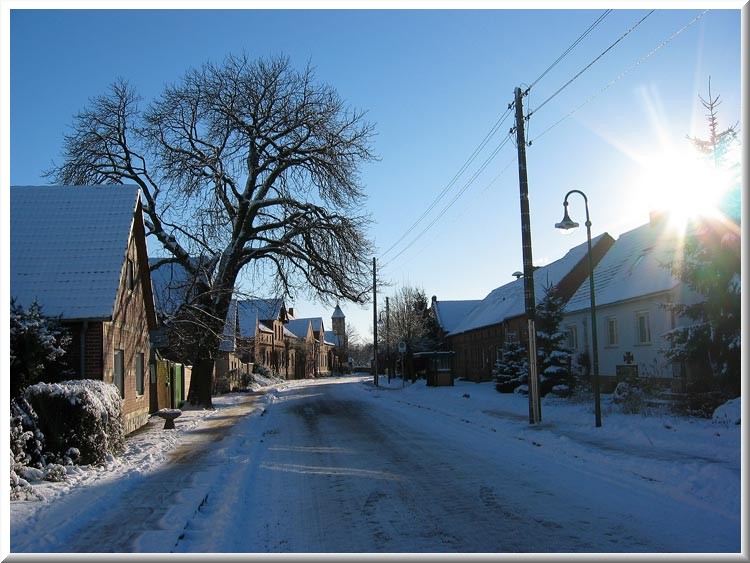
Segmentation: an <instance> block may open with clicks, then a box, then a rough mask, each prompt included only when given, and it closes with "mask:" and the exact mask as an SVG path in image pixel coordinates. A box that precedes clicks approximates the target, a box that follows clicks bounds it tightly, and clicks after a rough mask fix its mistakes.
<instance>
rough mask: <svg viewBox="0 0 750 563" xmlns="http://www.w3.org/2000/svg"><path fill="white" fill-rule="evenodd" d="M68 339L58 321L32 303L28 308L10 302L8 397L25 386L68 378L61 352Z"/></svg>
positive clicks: (63, 353) (21, 390) (13, 396)
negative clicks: (47, 315)
mask: <svg viewBox="0 0 750 563" xmlns="http://www.w3.org/2000/svg"><path fill="white" fill-rule="evenodd" d="M70 342H71V337H70V335H69V334H68V331H67V330H66V329H65V328H64V327H63V326H62V325H61V324H60V320H59V319H56V318H50V317H46V316H44V314H43V313H42V307H41V306H40V305H39V304H38V303H37V302H36V301H35V302H33V303H32V304H31V305H29V307H28V309H24V308H23V307H22V306H20V305H18V304H16V302H15V300H13V299H11V302H10V396H11V398H17V397H20V396H21V394H22V393H23V390H24V389H25V388H26V386H28V385H32V384H34V383H37V382H38V381H40V380H41V379H42V378H43V377H44V378H46V379H47V381H59V380H61V379H65V378H66V377H70V375H71V373H72V372H71V371H70V370H69V369H68V366H67V364H66V361H65V349H66V348H67V347H68V346H69V345H70Z"/></svg>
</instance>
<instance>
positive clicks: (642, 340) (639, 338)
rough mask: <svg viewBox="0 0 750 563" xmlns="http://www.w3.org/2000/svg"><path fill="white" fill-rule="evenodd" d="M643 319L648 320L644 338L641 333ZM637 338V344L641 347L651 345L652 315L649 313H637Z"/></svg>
mask: <svg viewBox="0 0 750 563" xmlns="http://www.w3.org/2000/svg"><path fill="white" fill-rule="evenodd" d="M641 319H645V320H646V324H645V329H646V334H645V337H646V338H643V337H644V334H643V333H642V331H641ZM635 338H636V342H635V343H636V344H639V345H647V344H651V315H650V314H649V312H648V311H636V312H635Z"/></svg>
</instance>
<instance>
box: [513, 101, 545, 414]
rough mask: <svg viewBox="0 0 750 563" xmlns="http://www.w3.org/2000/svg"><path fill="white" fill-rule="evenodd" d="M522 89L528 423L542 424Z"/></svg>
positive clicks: (519, 138)
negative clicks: (527, 334) (527, 333)
mask: <svg viewBox="0 0 750 563" xmlns="http://www.w3.org/2000/svg"><path fill="white" fill-rule="evenodd" d="M522 96H523V94H522V93H521V88H516V90H515V104H516V146H517V148H518V180H519V184H520V192H521V244H522V248H523V288H524V298H525V304H526V318H527V322H528V330H529V423H530V424H536V423H539V422H541V421H542V402H541V399H540V398H539V379H538V377H537V366H536V325H535V320H536V298H535V296H534V265H533V262H532V258H531V219H530V215H529V182H528V178H527V176H526V138H525V135H524V130H523V119H524V117H523V106H522V104H521V98H522Z"/></svg>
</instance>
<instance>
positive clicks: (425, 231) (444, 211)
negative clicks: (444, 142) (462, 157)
mask: <svg viewBox="0 0 750 563" xmlns="http://www.w3.org/2000/svg"><path fill="white" fill-rule="evenodd" d="M510 138H511V135H510V134H508V135H507V136H506V137H505V139H503V141H502V142H501V143H500V144H499V145H498V146H497V147H496V148H495V150H493V151H492V153H491V154H490V155H489V156H488V157H487V159H486V160H485V161H484V162H483V163H482V165H481V166H480V167H479V168H478V169H477V171H476V172H474V174H473V175H472V176H471V178H469V179H468V180H467V182H466V184H464V186H463V187H462V188H461V189H460V190H459V191H458V192H456V194H455V195H454V196H453V199H451V200H450V201H449V202H448V204H447V205H446V206H445V207H443V209H442V210H441V211H440V213H438V215H437V216H436V217H435V218H434V219H433V220H432V221H431V222H430V223H429V224H428V225H427V226H426V227H425V228H424V229H422V230H421V231H420V233H419V234H418V235H417V236H416V237H414V238H413V239H412V240H411V241H410V242H409V243H408V244H407V245H406V246H405V247H404V248H402V249H401V250H400V251H399V252H398V253H397V254H396V255H394V256H393V257H392V258H391V259H390V260H389V261H388V262H387V263H386V264H384V265H383V266H382V267H383V268H385V267H387V266H388V265H389V264H391V263H392V262H393V261H394V260H395V259H396V258H398V257H399V256H401V255H402V254H403V253H404V252H406V251H407V250H408V249H409V248H410V247H411V246H412V245H413V244H414V243H415V242H417V240H419V239H420V238H421V237H423V236H424V235H425V234H426V233H427V231H429V230H430V229H431V228H432V226H433V225H435V223H437V222H438V220H439V219H440V218H441V217H442V216H443V215H445V213H446V212H447V211H448V210H449V209H450V208H451V207H452V206H453V204H454V203H456V201H458V199H459V198H460V197H461V196H462V195H463V194H464V192H466V190H468V189H469V187H470V186H471V185H472V183H473V182H474V180H476V179H477V177H478V176H479V175H480V174H481V173H482V172H484V169H485V168H487V166H488V165H489V163H490V162H491V161H492V160H493V159H494V158H495V157H496V156H497V154H498V153H499V152H500V151H501V150H502V148H503V147H504V146H505V145H506V144H507V143H508V141H509V140H510Z"/></svg>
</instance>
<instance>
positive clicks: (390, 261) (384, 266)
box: [382, 136, 516, 269]
mask: <svg viewBox="0 0 750 563" xmlns="http://www.w3.org/2000/svg"><path fill="white" fill-rule="evenodd" d="M510 138H512V136H511V137H510ZM506 142H507V141H506ZM514 162H516V156H515V155H513V158H511V159H510V160H509V161H508V163H507V164H506V165H505V166H504V167H503V169H502V170H500V172H499V173H498V174H497V175H496V176H495V177H494V178H493V179H492V180H490V181H489V182H488V183H487V185H486V186H485V187H484V188H483V189H482V191H481V192H480V193H485V192H486V191H487V190H489V189H490V188H491V187H492V186H493V185H494V184H495V182H497V181H498V179H499V178H500V176H502V175H503V174H505V172H506V171H507V170H508V168H509V167H510V165H511V164H513V163H514ZM462 214H463V212H462ZM459 217H460V215H459ZM413 242H416V239H415V241H413ZM431 244H432V243H429V244H428V245H427V246H430V245H431ZM427 246H425V247H422V248H421V249H420V250H424V248H427ZM395 261H396V257H394V258H392V259H391V260H389V261H388V263H387V264H385V265H383V266H382V268H383V269H385V268H386V267H388V266H390V265H391V264H393V263H394V262H395Z"/></svg>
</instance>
